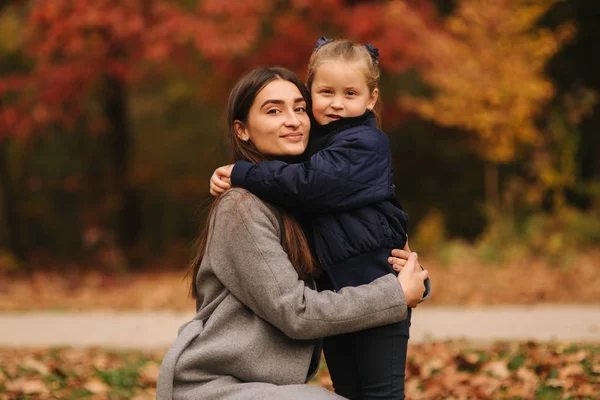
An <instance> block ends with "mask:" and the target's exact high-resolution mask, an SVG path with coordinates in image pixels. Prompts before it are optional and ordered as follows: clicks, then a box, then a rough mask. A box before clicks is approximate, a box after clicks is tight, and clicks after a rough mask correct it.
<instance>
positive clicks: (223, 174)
mask: <svg viewBox="0 0 600 400" xmlns="http://www.w3.org/2000/svg"><path fill="white" fill-rule="evenodd" d="M233 165H234V164H229V165H225V166H223V167H219V168H217V169H215V172H213V174H212V176H211V177H210V194H212V195H213V196H215V197H217V196H218V195H220V194H221V193H223V192H225V191H226V190H227V189H229V188H231V171H232V170H233Z"/></svg>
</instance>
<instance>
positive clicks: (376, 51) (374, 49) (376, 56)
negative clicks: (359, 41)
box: [365, 43, 379, 64]
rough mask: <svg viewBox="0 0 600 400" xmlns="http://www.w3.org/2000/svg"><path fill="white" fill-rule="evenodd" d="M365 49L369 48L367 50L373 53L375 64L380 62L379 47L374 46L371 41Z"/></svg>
mask: <svg viewBox="0 0 600 400" xmlns="http://www.w3.org/2000/svg"><path fill="white" fill-rule="evenodd" d="M365 49H367V51H368V52H369V54H370V55H371V58H372V59H373V62H374V63H375V64H379V49H378V48H377V47H373V45H372V44H371V43H369V44H365Z"/></svg>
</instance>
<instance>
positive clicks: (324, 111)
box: [211, 38, 429, 399]
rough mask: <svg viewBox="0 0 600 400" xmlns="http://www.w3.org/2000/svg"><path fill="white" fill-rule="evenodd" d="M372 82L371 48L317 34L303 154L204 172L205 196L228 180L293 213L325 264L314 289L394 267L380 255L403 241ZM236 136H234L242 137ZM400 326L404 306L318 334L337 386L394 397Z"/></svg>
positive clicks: (402, 335) (375, 76)
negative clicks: (376, 319)
mask: <svg viewBox="0 0 600 400" xmlns="http://www.w3.org/2000/svg"><path fill="white" fill-rule="evenodd" d="M378 80H379V67H378V51H377V49H374V48H373V47H372V46H371V45H367V46H363V45H359V44H356V43H354V42H351V41H348V40H329V39H326V38H321V39H319V41H318V42H317V45H316V47H315V51H314V52H313V55H312V56H311V59H310V62H309V66H308V77H307V85H308V89H309V90H310V93H311V98H312V112H313V118H314V119H313V123H312V129H311V136H310V142H309V146H308V149H307V152H306V153H305V160H306V161H304V162H302V163H296V164H287V163H285V162H282V161H264V162H260V163H257V164H252V163H249V162H246V161H238V162H237V163H236V164H235V165H234V166H233V169H231V167H230V166H229V168H228V167H222V168H220V169H218V170H217V171H216V172H215V175H213V178H212V179H211V193H213V194H220V193H222V192H223V191H224V190H225V189H227V188H228V187H229V182H231V185H233V186H240V187H244V188H246V189H247V190H249V191H250V192H252V193H254V194H255V195H257V196H258V197H260V198H261V199H263V200H266V201H268V202H271V203H273V204H276V205H278V206H281V207H283V208H285V209H286V210H288V211H290V212H293V213H295V216H296V217H297V218H298V220H299V221H300V222H301V223H303V224H304V228H305V231H306V233H307V237H308V239H309V242H310V243H311V248H312V249H314V252H315V254H316V256H317V259H318V261H319V262H320V264H321V266H322V268H323V270H324V271H325V274H323V276H322V277H321V279H320V282H319V286H320V287H319V288H320V290H323V289H331V290H336V291H337V290H340V289H341V288H343V287H346V286H360V285H363V284H367V283H369V282H371V281H373V280H375V279H377V278H379V277H381V276H383V275H386V274H389V273H394V270H393V269H392V267H391V266H390V264H389V263H388V255H389V254H390V251H391V249H393V248H404V247H405V245H407V236H406V230H407V215H406V214H405V213H404V211H403V210H402V206H401V205H400V203H399V202H398V200H397V199H396V197H395V193H394V192H395V187H394V184H393V180H392V168H391V156H390V147H389V142H388V139H387V137H386V135H385V134H384V133H383V132H381V131H380V130H379V129H378V128H377V126H378V123H377V119H378V117H379V115H378V109H377V105H378V104H379V103H378V97H379V89H378V87H377V85H378ZM274 112H275V113H276V112H277V110H274ZM264 134H265V135H268V134H276V133H274V132H264ZM244 135H245V133H244V132H243V131H242V132H241V133H240V139H242V140H247V138H245V137H244ZM297 140H302V135H301V134H298V138H297ZM258 150H259V151H260V150H261V149H258ZM229 172H230V173H229ZM406 248H408V246H406ZM426 287H427V288H428V289H429V282H427V284H426ZM428 292H429V290H427V292H426V294H425V296H424V298H426V297H428V295H429V293H428ZM409 326H410V311H409V313H408V317H407V319H406V320H405V321H402V322H399V323H395V324H392V325H387V326H383V327H379V328H372V329H367V330H363V331H359V332H354V333H349V334H343V335H338V336H333V337H328V338H325V341H324V353H325V358H326V361H327V365H328V367H329V371H330V374H331V378H332V381H333V385H334V388H335V391H336V393H338V394H340V395H342V396H344V397H347V398H350V399H375V398H377V399H383V398H385V399H403V398H404V376H405V364H406V351H407V344H408V337H409Z"/></svg>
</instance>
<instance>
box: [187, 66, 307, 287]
mask: <svg viewBox="0 0 600 400" xmlns="http://www.w3.org/2000/svg"><path fill="white" fill-rule="evenodd" d="M276 79H283V80H286V81H289V82H291V83H293V84H294V85H295V86H296V87H297V88H298V90H299V91H300V93H301V94H302V97H304V99H305V100H306V104H307V112H309V113H310V112H311V104H310V94H309V92H308V90H307V89H306V86H304V83H302V81H301V80H300V79H299V78H298V77H297V76H296V74H294V73H293V72H292V71H290V70H288V69H286V68H280V67H275V68H257V69H255V70H252V71H250V72H249V73H247V74H246V75H245V76H244V77H242V78H241V79H240V80H239V81H238V83H237V84H236V85H235V86H234V88H233V89H232V91H231V93H230V94H229V100H228V102H227V125H228V132H227V138H228V141H229V144H230V146H231V162H232V163H235V162H236V161H239V160H246V161H250V162H252V163H257V162H261V161H265V160H268V159H269V157H267V156H265V155H264V154H262V153H261V152H259V151H258V150H257V149H256V147H255V146H254V144H252V142H251V141H248V142H244V141H243V140H241V139H240V138H239V137H238V136H237V134H236V132H235V128H234V123H235V121H242V122H243V123H244V124H246V123H248V114H249V112H250V107H252V104H253V103H254V99H255V98H256V96H257V95H258V93H259V92H260V91H261V90H262V89H263V88H264V87H265V86H266V85H268V84H269V83H270V82H272V81H274V80H276ZM221 196H222V195H221ZM221 196H219V197H217V198H215V199H214V200H213V202H212V204H211V206H210V208H209V212H208V217H207V219H206V222H205V224H204V227H203V229H202V232H201V233H200V236H199V237H198V239H197V240H196V243H195V249H196V254H195V256H194V257H193V259H192V261H191V263H190V267H189V270H188V274H189V275H191V285H190V294H191V295H192V297H194V298H196V297H197V295H198V292H197V289H196V276H197V275H198V270H199V269H200V264H202V259H203V258H204V254H205V252H206V245H207V244H208V234H209V225H210V221H211V217H212V216H213V214H214V212H215V209H216V207H217V205H218V204H219V199H220V198H221ZM279 212H280V215H281V218H282V220H283V227H284V230H285V237H284V243H283V244H284V246H283V247H284V250H285V252H286V253H287V254H288V257H289V258H290V261H291V263H292V265H293V266H294V268H295V269H296V271H297V272H298V276H299V277H300V279H303V280H304V279H308V278H311V277H315V276H317V275H318V270H317V268H316V266H315V263H314V260H313V257H312V254H311V252H310V249H309V247H308V241H307V240H306V236H305V235H304V232H303V231H302V229H301V228H300V225H299V224H298V222H297V221H296V220H295V219H294V218H293V217H292V216H290V215H289V214H288V213H286V212H285V211H283V210H281V209H279Z"/></svg>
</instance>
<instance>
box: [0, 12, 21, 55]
mask: <svg viewBox="0 0 600 400" xmlns="http://www.w3.org/2000/svg"><path fill="white" fill-rule="evenodd" d="M22 38H23V19H22V17H21V16H20V15H19V13H18V12H17V11H16V10H15V9H14V8H11V7H7V8H6V9H4V10H2V12H1V13H0V54H2V53H12V52H15V51H17V50H18V49H19V47H20V46H21V44H22V42H23V39H22Z"/></svg>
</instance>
